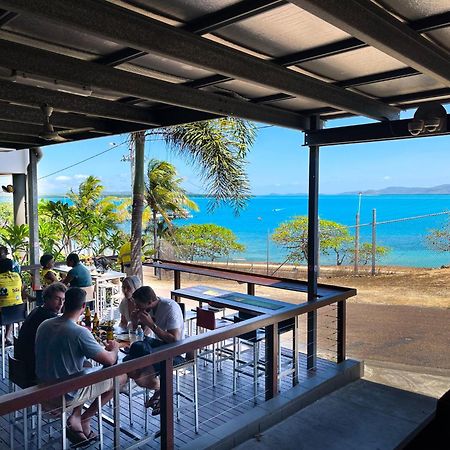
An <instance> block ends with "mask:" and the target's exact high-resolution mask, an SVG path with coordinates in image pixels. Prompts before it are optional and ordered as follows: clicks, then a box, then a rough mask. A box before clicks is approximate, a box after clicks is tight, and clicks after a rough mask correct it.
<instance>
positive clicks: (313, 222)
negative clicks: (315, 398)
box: [306, 116, 321, 370]
mask: <svg viewBox="0 0 450 450" xmlns="http://www.w3.org/2000/svg"><path fill="white" fill-rule="evenodd" d="M320 128H321V121H320V118H319V117H318V116H313V117H311V124H310V129H311V130H318V129H320ZM319 148H320V147H319V146H318V145H311V146H310V147H309V191H308V301H309V302H311V301H314V300H315V299H316V297H317V276H318V271H319ZM307 322H308V325H307V344H306V345H307V360H306V367H307V369H308V370H310V369H314V368H315V367H316V358H317V312H316V311H311V312H309V313H308V318H307Z"/></svg>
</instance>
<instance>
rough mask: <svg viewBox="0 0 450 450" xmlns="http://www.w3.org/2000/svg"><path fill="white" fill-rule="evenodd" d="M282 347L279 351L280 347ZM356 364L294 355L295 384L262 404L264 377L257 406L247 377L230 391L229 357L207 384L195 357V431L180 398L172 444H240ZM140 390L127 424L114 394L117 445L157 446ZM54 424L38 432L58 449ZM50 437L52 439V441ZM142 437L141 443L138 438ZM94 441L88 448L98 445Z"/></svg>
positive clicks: (356, 374)
mask: <svg viewBox="0 0 450 450" xmlns="http://www.w3.org/2000/svg"><path fill="white" fill-rule="evenodd" d="M283 350H285V349H283ZM283 355H284V356H283V357H282V366H284V367H286V366H287V365H289V363H290V362H291V361H292V360H291V358H290V357H289V350H286V351H283ZM361 367H362V366H361V364H360V363H359V362H356V361H350V360H348V361H346V362H344V363H342V364H339V365H338V364H336V363H334V362H332V361H329V360H326V359H321V358H319V359H318V362H317V369H316V370H314V371H307V370H306V356H305V355H304V354H302V353H300V362H299V384H298V385H297V386H295V387H294V388H293V387H292V378H291V377H290V376H285V377H284V378H282V381H281V386H280V395H279V396H278V397H277V398H275V399H272V400H271V401H270V402H265V401H264V397H265V392H264V378H263V377H262V378H260V382H259V385H258V398H257V405H256V406H255V405H254V398H253V384H252V381H253V379H252V377H250V376H244V375H241V376H240V377H239V379H238V385H237V393H236V394H233V390H232V361H225V362H223V363H222V370H221V371H220V372H218V374H217V383H216V386H215V387H212V367H211V365H210V364H208V365H206V366H204V365H203V362H201V361H198V369H199V370H198V382H199V422H200V429H199V434H196V433H195V431H194V410H193V407H192V404H191V403H189V402H187V401H185V400H182V406H185V408H183V410H182V411H181V414H180V420H179V421H177V420H175V445H176V447H177V448H192V449H194V448H195V449H200V448H205V447H209V446H211V445H214V443H215V444H217V445H219V444H220V447H221V448H231V447H233V446H235V445H237V444H238V443H240V442H243V441H245V440H247V439H250V438H251V437H253V436H254V435H256V434H258V433H259V432H260V431H261V430H262V429H266V428H268V427H270V426H272V425H273V424H275V423H277V422H279V421H281V420H283V419H284V418H286V417H288V416H290V415H291V414H293V413H294V412H295V411H298V410H299V409H300V408H303V407H305V406H306V405H308V404H310V403H312V402H314V401H316V400H317V399H319V398H320V397H322V396H324V395H326V394H328V393H330V392H333V391H334V390H335V389H338V388H339V387H341V386H344V385H345V384H347V383H349V382H350V381H353V380H356V379H359V378H360V375H361ZM180 382H181V387H182V388H183V390H186V391H188V392H189V391H191V392H192V387H193V384H192V383H193V377H192V373H190V372H187V373H185V374H183V375H182V376H181V377H180ZM8 389H9V386H8V378H6V379H5V380H2V382H1V383H0V390H1V393H6V392H8ZM143 401H144V399H143V394H141V395H137V396H135V397H133V398H132V413H131V416H132V417H131V424H130V414H129V406H128V405H129V402H128V397H127V396H126V395H123V394H121V395H120V412H121V419H120V420H121V423H120V424H121V433H120V434H121V442H120V444H121V448H127V447H129V446H132V445H133V448H145V449H149V448H160V440H159V438H157V437H155V435H156V433H157V432H158V431H159V416H156V417H153V416H151V414H148V420H147V431H146V430H145V426H144V424H145V415H144V406H143ZM103 413H104V416H105V417H106V419H105V420H104V421H103V436H104V448H107V449H112V448H113V447H114V445H113V437H114V429H113V427H112V425H111V424H110V421H109V420H108V417H112V416H113V404H111V405H105V406H104V408H103ZM22 427H23V425H22V421H21V420H19V421H18V425H17V429H16V432H15V448H17V449H21V448H24V442H23V428H22ZM93 429H94V430H95V431H97V429H98V427H97V421H96V419H94V420H93ZM59 435H60V423H58V422H57V423H56V425H55V428H54V430H53V434H52V436H49V435H48V434H46V435H44V441H45V444H44V446H45V448H46V449H55V450H56V449H60V448H61V440H60V439H58V437H59ZM55 437H56V440H55ZM144 439H145V441H146V442H145V444H143V445H141V444H140V442H142V440H144ZM28 444H29V445H28V449H35V448H37V446H36V438H35V435H34V434H33V432H31V436H30V435H29V442H28ZM98 446H99V444H98V442H97V443H94V444H92V445H91V446H90V447H85V448H89V449H94V448H98ZM0 448H1V449H4V448H5V449H6V448H9V423H8V418H7V417H5V416H3V417H0Z"/></svg>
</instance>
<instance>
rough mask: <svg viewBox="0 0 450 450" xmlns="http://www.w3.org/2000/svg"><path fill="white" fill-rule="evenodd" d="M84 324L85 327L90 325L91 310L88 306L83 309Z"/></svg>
mask: <svg viewBox="0 0 450 450" xmlns="http://www.w3.org/2000/svg"><path fill="white" fill-rule="evenodd" d="M84 325H85V326H86V327H90V326H91V310H90V309H89V306H86V309H85V310H84Z"/></svg>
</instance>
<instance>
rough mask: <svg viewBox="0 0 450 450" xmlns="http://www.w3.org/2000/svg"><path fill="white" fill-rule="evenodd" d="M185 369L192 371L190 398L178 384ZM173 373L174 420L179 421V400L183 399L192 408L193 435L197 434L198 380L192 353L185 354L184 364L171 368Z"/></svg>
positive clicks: (195, 359)
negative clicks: (190, 404)
mask: <svg viewBox="0 0 450 450" xmlns="http://www.w3.org/2000/svg"><path fill="white" fill-rule="evenodd" d="M187 369H192V377H193V392H192V397H191V396H190V394H189V393H187V392H186V391H185V390H182V389H181V384H180V374H181V373H183V375H184V374H186V370H187ZM173 371H174V373H175V392H174V395H175V401H176V407H175V412H176V418H177V420H178V421H180V410H181V409H182V408H181V405H180V398H184V399H185V400H187V401H189V402H191V403H192V405H193V407H194V429H195V433H198V379H197V358H196V355H195V352H194V353H187V354H186V360H185V362H183V363H181V364H179V365H177V366H175V367H174V368H173Z"/></svg>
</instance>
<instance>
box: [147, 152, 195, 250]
mask: <svg viewBox="0 0 450 450" xmlns="http://www.w3.org/2000/svg"><path fill="white" fill-rule="evenodd" d="M182 181H183V179H182V178H178V177H177V170H176V168H175V166H174V165H172V164H170V163H168V162H166V161H159V160H157V159H151V160H150V161H149V163H148V166H147V178H146V182H145V200H146V202H147V205H148V207H149V208H150V210H151V213H152V225H153V248H154V251H155V254H156V250H157V239H158V220H157V215H158V214H160V215H161V217H162V220H163V222H165V223H166V224H167V226H168V227H169V228H171V225H172V218H173V217H186V216H187V211H186V208H189V209H192V210H194V211H198V206H197V204H196V203H195V202H193V201H192V200H190V199H189V197H188V196H187V193H186V191H185V190H184V189H183V188H182V187H181V186H180V184H181V182H182Z"/></svg>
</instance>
